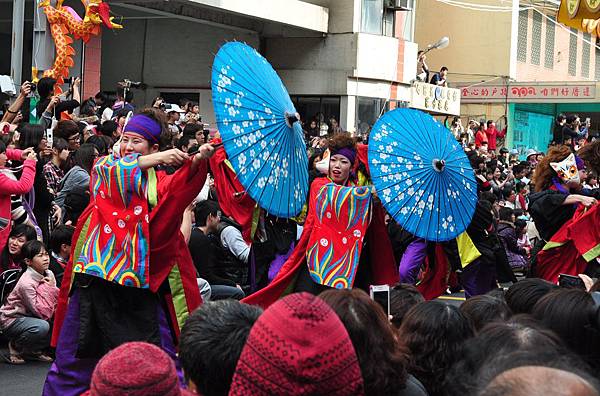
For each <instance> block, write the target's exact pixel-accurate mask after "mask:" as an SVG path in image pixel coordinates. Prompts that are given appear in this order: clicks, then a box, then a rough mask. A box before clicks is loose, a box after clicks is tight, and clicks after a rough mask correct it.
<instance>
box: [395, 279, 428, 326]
mask: <svg viewBox="0 0 600 396" xmlns="http://www.w3.org/2000/svg"><path fill="white" fill-rule="evenodd" d="M422 301H425V299H424V298H423V295H422V294H421V292H419V290H418V289H417V288H416V287H414V286H413V285H409V284H406V283H399V284H397V285H396V286H394V287H393V288H391V289H390V315H392V319H391V322H392V324H393V325H394V327H396V328H397V329H399V328H400V325H401V324H402V320H403V319H404V316H405V315H406V313H407V312H408V311H409V310H410V309H411V308H412V307H413V306H415V305H417V304H418V303H420V302H422Z"/></svg>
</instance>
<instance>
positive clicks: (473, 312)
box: [460, 294, 510, 333]
mask: <svg viewBox="0 0 600 396" xmlns="http://www.w3.org/2000/svg"><path fill="white" fill-rule="evenodd" d="M460 311H461V312H462V313H463V314H464V315H465V316H466V317H467V319H469V321H470V322H471V326H472V327H473V330H474V331H475V333H478V332H479V331H480V330H481V329H482V328H483V327H484V326H485V325H487V324H489V323H492V322H504V321H506V319H508V318H509V317H510V309H508V305H506V302H505V301H504V299H500V298H497V297H492V296H490V295H487V294H482V295H480V296H475V297H471V298H469V299H468V300H467V301H465V302H464V303H462V304H461V306H460Z"/></svg>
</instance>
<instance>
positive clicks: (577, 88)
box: [460, 84, 596, 103]
mask: <svg viewBox="0 0 600 396" xmlns="http://www.w3.org/2000/svg"><path fill="white" fill-rule="evenodd" d="M460 91H461V99H462V101H463V102H466V103H469V102H482V101H489V102H501V101H505V100H507V99H508V100H511V101H512V100H515V101H521V100H522V101H528V100H531V101H543V100H544V99H546V100H573V101H577V100H584V99H594V98H595V97H596V87H595V85H593V84H590V85H559V84H557V85H550V84H548V85H510V86H508V87H506V86H502V85H497V86H489V85H478V86H474V87H465V88H460Z"/></svg>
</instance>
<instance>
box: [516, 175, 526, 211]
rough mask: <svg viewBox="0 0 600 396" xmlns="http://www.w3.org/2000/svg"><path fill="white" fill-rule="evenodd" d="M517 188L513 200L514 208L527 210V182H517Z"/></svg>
mask: <svg viewBox="0 0 600 396" xmlns="http://www.w3.org/2000/svg"><path fill="white" fill-rule="evenodd" d="M516 190H517V198H516V200H515V209H522V210H523V211H526V210H527V195H528V194H529V189H528V188H527V184H525V183H523V182H518V183H517V186H516Z"/></svg>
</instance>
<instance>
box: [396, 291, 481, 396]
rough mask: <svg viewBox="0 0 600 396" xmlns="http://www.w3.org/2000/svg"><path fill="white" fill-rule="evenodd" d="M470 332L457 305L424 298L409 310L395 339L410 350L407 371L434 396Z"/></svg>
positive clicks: (439, 390) (458, 355) (469, 336)
mask: <svg viewBox="0 0 600 396" xmlns="http://www.w3.org/2000/svg"><path fill="white" fill-rule="evenodd" d="M472 336H473V330H472V329H471V325H470V323H469V320H468V319H467V317H466V316H465V315H463V314H462V313H461V312H460V310H459V309H458V308H457V307H455V306H452V305H448V304H445V303H443V302H440V301H425V302H422V303H419V304H417V305H415V306H414V307H412V308H411V309H410V311H408V313H407V314H406V316H405V317H404V320H403V321H402V326H400V330H399V335H398V339H399V340H400V342H401V343H403V345H404V346H405V347H406V348H408V350H409V353H410V363H409V368H408V372H409V373H411V374H412V375H414V376H415V377H416V378H417V379H418V380H419V381H421V383H422V384H423V385H425V389H427V392H428V393H429V394H430V395H432V396H433V395H441V394H443V390H444V386H443V381H444V378H445V376H446V373H447V372H448V370H449V369H450V367H451V366H452V365H453V364H454V362H456V361H457V360H458V359H459V358H460V356H461V355H462V350H463V344H464V341H465V340H468V339H469V338H471V337H472Z"/></svg>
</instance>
